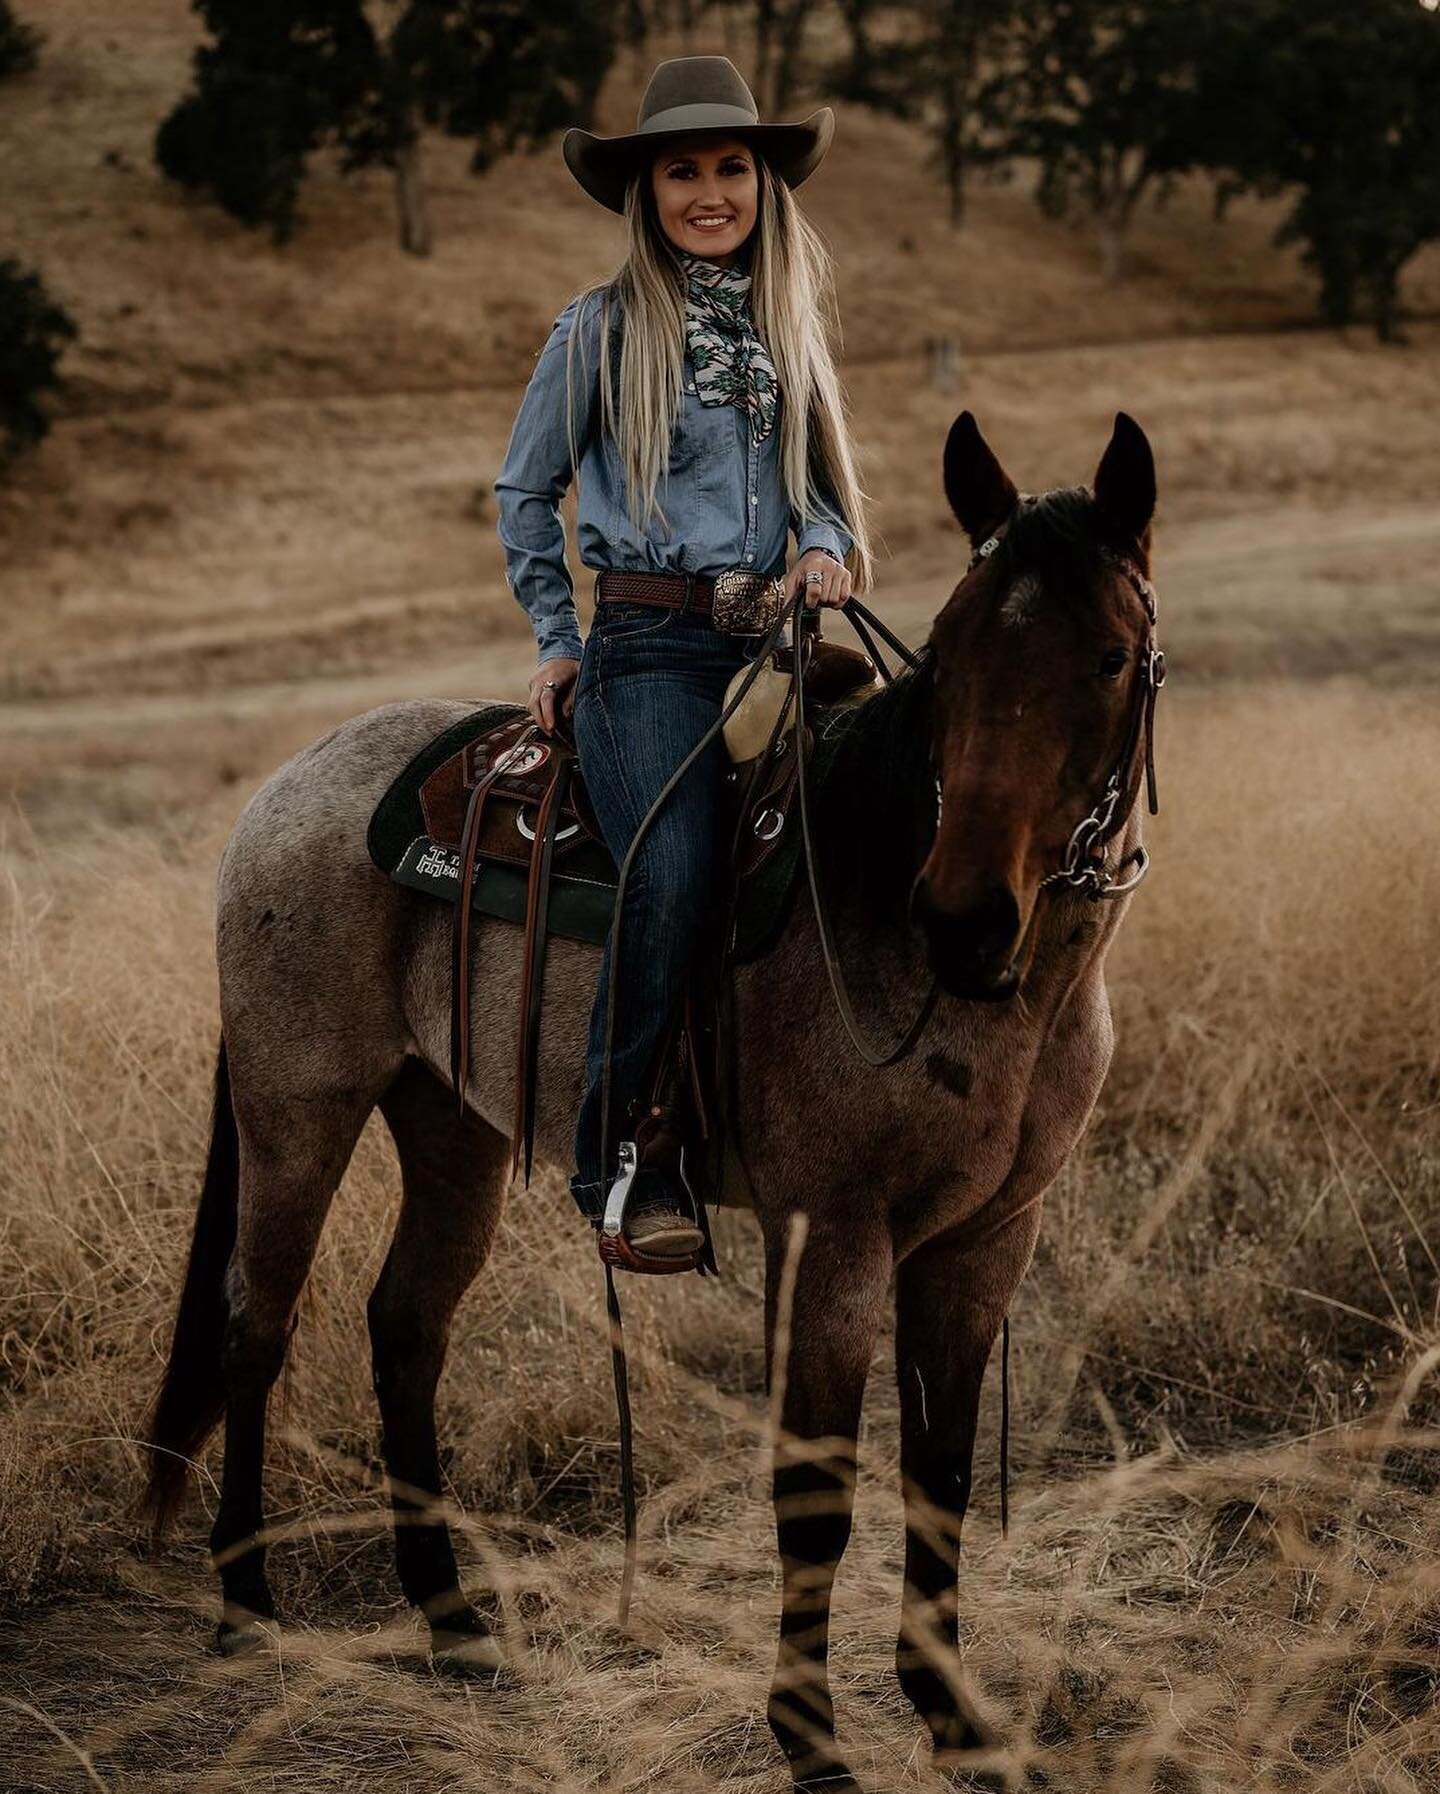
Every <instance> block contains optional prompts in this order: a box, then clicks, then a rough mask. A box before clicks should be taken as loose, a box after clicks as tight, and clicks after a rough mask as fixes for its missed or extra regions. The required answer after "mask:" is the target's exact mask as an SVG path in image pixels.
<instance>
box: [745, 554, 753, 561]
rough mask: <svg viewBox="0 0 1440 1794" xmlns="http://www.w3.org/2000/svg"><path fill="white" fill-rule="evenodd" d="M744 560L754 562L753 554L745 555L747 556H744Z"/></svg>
mask: <svg viewBox="0 0 1440 1794" xmlns="http://www.w3.org/2000/svg"><path fill="white" fill-rule="evenodd" d="M745 559H746V560H747V561H753V560H754V559H755V556H754V555H753V554H747V555H746V556H745Z"/></svg>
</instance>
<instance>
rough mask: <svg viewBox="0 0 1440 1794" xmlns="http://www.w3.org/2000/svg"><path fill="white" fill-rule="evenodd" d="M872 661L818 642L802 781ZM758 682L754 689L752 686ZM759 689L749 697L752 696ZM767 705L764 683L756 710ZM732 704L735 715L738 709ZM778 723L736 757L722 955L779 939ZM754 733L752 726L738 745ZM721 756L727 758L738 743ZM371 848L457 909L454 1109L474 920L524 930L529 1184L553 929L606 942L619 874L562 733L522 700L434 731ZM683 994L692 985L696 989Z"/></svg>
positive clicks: (787, 753) (790, 754)
mask: <svg viewBox="0 0 1440 1794" xmlns="http://www.w3.org/2000/svg"><path fill="white" fill-rule="evenodd" d="M789 654H790V651H789V649H788V648H779V649H777V650H776V651H775V653H774V654H773V656H772V662H773V664H772V666H771V667H770V668H767V669H766V673H765V675H763V676H762V677H763V678H764V679H770V680H771V688H772V695H773V693H774V692H775V691H779V690H780V688H781V687H782V686H783V687H784V688H786V689H788V685H789V664H790V662H789ZM875 680H876V672H875V666H874V663H873V662H872V661H871V660H870V658H869V657H868V656H867V655H865V654H862V653H859V652H858V651H856V650H854V649H850V648H845V647H842V646H840V645H838V644H835V643H829V642H818V641H817V642H815V643H813V644H812V646H811V650H810V654H809V657H808V659H807V665H806V670H805V691H806V698H807V718H813V721H807V729H806V740H807V746H808V747H809V749H810V753H811V758H810V762H809V763H810V764H811V765H812V766H813V767H814V768H815V771H814V773H813V774H812V777H814V778H815V779H816V780H817V782H818V781H819V780H820V779H821V778H822V777H823V765H824V763H825V762H827V761H828V759H829V754H828V753H827V752H825V751H824V746H825V744H824V742H823V741H822V740H821V739H820V738H821V737H825V736H827V735H832V734H838V731H834V730H832V729H829V728H828V727H827V725H826V718H827V717H828V718H830V720H831V722H833V721H835V720H837V719H836V718H835V717H834V715H833V713H834V712H835V711H836V710H840V709H844V708H846V707H852V706H853V705H854V704H855V703H856V701H857V700H858V699H859V698H860V697H862V696H863V695H865V694H866V693H867V692H868V690H869V689H871V688H873V686H874V684H875ZM757 688H762V682H761V681H757ZM751 695H752V696H753V695H754V692H752V694H751ZM765 702H766V698H765V695H764V691H763V688H762V689H761V698H760V703H761V705H764V704H765ZM741 714H742V712H737V715H741ZM786 725H787V726H786V727H784V729H783V731H782V727H781V724H780V719H779V716H778V709H777V711H776V713H775V714H774V716H773V717H772V719H771V721H770V722H769V723H768V724H767V725H766V730H765V741H764V745H763V746H762V749H761V751H760V752H759V753H754V754H751V755H750V757H749V758H747V759H744V760H739V761H736V762H735V763H734V764H732V768H731V771H730V774H729V784H728V789H729V791H730V792H731V800H730V804H729V813H728V814H727V815H726V816H725V817H724V818H722V824H723V827H724V830H725V835H726V837H727V838H728V839H729V840H730V841H732V842H733V851H732V855H731V865H730V869H729V870H730V887H731V889H730V909H729V914H730V919H731V927H730V936H729V940H728V941H727V942H726V943H725V946H726V947H727V948H728V954H727V958H728V960H729V962H730V963H732V964H743V963H747V962H748V961H751V960H754V959H758V958H761V957H763V956H764V954H766V953H768V952H769V951H770V950H771V948H772V947H773V946H774V944H775V942H776V941H777V940H778V939H779V936H780V934H781V933H782V932H783V929H784V926H785V921H786V919H787V916H788V913H789V903H790V899H791V897H792V895H793V891H794V887H795V883H796V879H795V874H796V871H797V869H798V864H799V855H798V848H799V841H798V836H797V831H796V830H795V829H794V828H793V827H792V826H791V807H792V805H793V802H794V799H795V792H796V770H797V756H796V754H795V752H794V751H793V740H794V727H793V718H788V717H787V718H786ZM759 738H760V731H759V730H758V729H757V728H756V727H755V726H754V725H753V723H752V726H751V728H750V729H749V730H748V731H747V732H746V733H745V737H744V741H745V745H746V746H748V745H749V743H750V742H751V741H755V740H758V739H759ZM730 747H731V752H732V754H734V753H735V752H736V744H735V742H734V740H731V741H730ZM366 846H367V849H368V851H369V854H370V858H371V860H372V861H373V863H374V864H375V865H376V867H377V868H378V869H379V870H380V871H382V872H384V873H385V874H386V875H387V876H388V877H390V878H392V879H393V880H394V881H395V882H396V883H398V884H401V885H404V886H407V887H408V888H410V889H412V890H419V891H426V892H429V893H431V894H432V895H434V896H437V897H440V898H442V899H444V900H445V901H447V902H449V903H451V904H453V905H454V911H455V913H454V919H453V924H452V932H451V947H452V968H451V970H452V1006H451V1008H452V1014H451V1075H452V1081H453V1083H454V1087H455V1090H456V1094H457V1100H458V1101H460V1102H461V1103H462V1104H463V1101H464V1091H465V1089H466V1086H467V1083H468V1074H469V1055H470V1015H469V993H470V977H469V965H470V957H471V951H472V943H473V917H474V915H475V914H480V915H483V916H488V917H492V918H494V919H497V920H501V921H506V922H511V923H514V924H517V925H519V926H521V927H523V928H524V930H525V950H524V955H523V965H522V974H521V981H520V1002H519V1013H518V1015H517V1018H516V1045H515V1050H516V1061H515V1063H516V1105H515V1117H514V1123H513V1127H512V1133H511V1174H512V1176H513V1175H514V1173H515V1172H516V1171H517V1170H518V1169H519V1168H520V1166H521V1165H522V1163H523V1166H524V1172H525V1181H526V1183H527V1184H528V1183H529V1180H530V1173H531V1166H532V1161H533V1151H534V1126H535V1113H536V1086H537V1072H538V1053H539V1040H540V1020H541V997H542V993H543V988H544V972H545V961H546V949H547V946H548V943H549V940H550V939H551V937H552V936H556V935H559V936H561V937H562V938H565V939H570V940H577V941H585V942H590V943H592V944H595V945H602V944H603V943H604V941H605V940H606V938H607V936H608V933H609V930H610V925H611V921H612V918H613V913H614V900H615V891H616V886H617V882H618V870H617V867H616V864H615V860H614V857H613V855H612V854H611V852H610V850H609V848H608V847H607V846H606V845H605V842H604V840H603V838H602V837H601V833H600V829H599V825H598V822H597V820H596V818H595V815H594V812H593V810H592V809H591V806H590V802H589V798H588V795H587V793H586V789H585V779H584V774H583V771H582V770H581V768H580V764H579V760H578V756H577V753H576V749H575V744H574V742H573V740H571V739H569V738H568V737H567V736H565V735H563V734H560V733H557V734H555V735H552V736H546V735H544V734H542V733H541V731H540V729H539V728H538V726H537V725H536V724H535V723H533V722H532V721H531V720H530V718H529V717H528V715H527V714H526V712H525V710H524V708H523V706H521V705H518V704H490V705H485V706H483V707H481V708H479V709H477V710H475V711H474V712H472V713H471V714H470V715H469V716H467V717H463V718H462V719H461V720H460V721H459V722H457V723H455V724H453V725H451V727H450V728H448V729H446V730H444V731H442V732H441V733H440V734H439V735H437V736H436V737H435V738H434V739H433V740H432V741H430V742H429V743H427V745H426V746H425V747H424V748H423V749H422V750H421V751H420V753H419V754H417V755H416V756H415V757H414V758H413V759H412V760H411V762H410V763H409V765H408V766H406V767H405V769H404V770H403V771H402V772H401V773H400V775H399V777H398V778H397V779H396V780H395V781H394V783H393V784H392V785H391V787H390V789H389V790H388V791H387V792H386V794H385V796H384V797H383V798H382V799H381V801H380V803H379V804H378V805H377V807H376V809H375V812H374V814H373V816H372V817H371V820H370V826H369V829H368V831H367V836H366ZM692 996H693V993H692ZM700 1013H701V1005H700V1004H699V1003H698V1002H694V1001H687V1003H686V1005H685V1018H686V1020H685V1025H684V1027H683V1028H681V1029H680V1030H679V1031H678V1036H677V1035H676V1034H674V1033H672V1036H671V1038H670V1040H669V1042H668V1046H667V1051H668V1052H670V1053H678V1054H679V1055H680V1058H681V1060H682V1062H683V1063H684V1064H685V1065H686V1066H687V1067H688V1068H689V1075H688V1077H687V1082H688V1083H690V1084H691V1085H692V1086H693V1090H694V1109H695V1112H696V1113H697V1114H699V1115H701V1116H702V1117H703V1115H704V1114H705V1113H706V1111H707V1109H709V1110H710V1111H711V1112H713V1110H714V1107H715V1103H716V1100H717V1099H716V1096H715V1094H714V1093H713V1091H711V1092H707V1091H706V1090H705V1089H704V1087H703V1086H704V1083H705V1082H706V1081H713V1079H714V1078H715V1076H716V1057H717V1055H716V1052H715V1049H714V1045H713V1042H711V1041H710V1040H709V1039H705V1038H702V1034H703V1033H706V1032H708V1030H705V1029H704V1027H703V1024H700V1023H698V1022H697V1017H698V1016H699V1015H700Z"/></svg>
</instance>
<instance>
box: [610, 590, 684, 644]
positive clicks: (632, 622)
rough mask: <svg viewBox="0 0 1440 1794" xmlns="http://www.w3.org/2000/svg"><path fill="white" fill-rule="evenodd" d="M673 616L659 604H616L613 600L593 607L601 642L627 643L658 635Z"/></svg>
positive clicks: (672, 612) (671, 612)
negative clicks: (639, 638)
mask: <svg viewBox="0 0 1440 1794" xmlns="http://www.w3.org/2000/svg"><path fill="white" fill-rule="evenodd" d="M674 615H675V612H674V611H673V610H670V609H667V608H666V607H665V606H663V605H659V604H616V603H615V602H614V601H613V600H612V601H610V602H609V603H606V604H598V605H596V607H595V627H596V628H597V629H598V630H599V631H600V639H601V642H602V643H603V642H607V641H629V640H630V639H631V638H632V637H633V636H637V635H658V634H659V632H660V631H661V630H662V629H663V628H664V627H665V625H666V624H667V623H668V622H669V621H670V619H671V618H672V617H673V616H674Z"/></svg>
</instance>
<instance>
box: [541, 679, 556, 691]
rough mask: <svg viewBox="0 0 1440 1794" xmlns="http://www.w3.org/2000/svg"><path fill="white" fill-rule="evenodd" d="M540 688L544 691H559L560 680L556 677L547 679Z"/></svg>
mask: <svg viewBox="0 0 1440 1794" xmlns="http://www.w3.org/2000/svg"><path fill="white" fill-rule="evenodd" d="M541 689H542V690H544V691H559V689H560V681H559V680H558V679H547V680H546V681H545V684H544V686H543V687H542V688H541Z"/></svg>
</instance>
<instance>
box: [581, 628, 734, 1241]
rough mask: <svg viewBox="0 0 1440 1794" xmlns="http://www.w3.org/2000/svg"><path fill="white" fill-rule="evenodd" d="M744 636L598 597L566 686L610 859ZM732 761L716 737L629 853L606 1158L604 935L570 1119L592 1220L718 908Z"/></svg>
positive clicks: (702, 723) (717, 690)
mask: <svg viewBox="0 0 1440 1794" xmlns="http://www.w3.org/2000/svg"><path fill="white" fill-rule="evenodd" d="M747 659H748V651H747V647H746V645H745V644H744V643H743V642H742V641H740V640H739V639H737V638H736V637H733V636H726V635H722V634H721V633H720V632H719V631H718V630H716V629H715V628H714V627H713V626H712V625H711V623H710V621H709V619H708V618H706V617H698V616H695V615H693V614H690V613H688V612H680V611H672V610H661V609H659V608H657V607H655V606H652V605H639V604H613V603H605V604H600V605H597V606H596V610H595V621H594V623H593V624H592V626H591V629H590V633H589V636H588V637H587V638H586V642H585V651H584V655H583V657H582V659H581V662H580V676H579V679H578V680H577V682H576V687H575V740H576V745H577V747H578V748H579V752H580V765H581V769H582V770H583V772H584V775H585V785H586V789H587V791H588V792H589V794H590V801H591V803H592V805H593V806H594V810H595V815H596V819H597V821H598V822H599V824H600V829H601V832H602V834H603V835H604V837H605V842H606V845H607V846H608V847H609V849H610V851H611V853H612V854H613V855H614V856H615V862H616V864H617V865H619V863H620V862H621V860H622V859H623V858H624V856H625V854H626V852H627V851H628V849H629V846H630V843H631V841H632V840H633V839H634V837H635V834H636V831H637V829H638V828H639V824H640V819H641V817H642V816H644V814H645V812H646V811H647V810H648V809H649V808H650V805H651V804H652V803H653V802H654V800H655V798H656V797H657V796H658V795H659V793H660V791H661V788H662V787H663V786H664V784H665V782H666V780H667V779H668V778H669V777H670V775H671V773H673V772H674V771H675V769H676V767H677V766H679V764H680V762H681V761H682V760H683V759H684V758H685V756H686V755H687V754H688V753H689V752H690V750H691V749H692V748H693V747H694V746H695V744H696V742H698V741H699V739H700V737H701V736H702V735H703V734H704V733H705V731H706V730H707V729H708V728H709V727H710V726H711V724H712V723H714V722H715V720H716V718H717V717H718V716H719V715H720V712H721V710H722V708H723V707H724V697H725V688H726V686H727V685H728V684H729V683H730V680H731V679H732V678H733V677H734V675H735V673H736V672H737V671H738V670H739V669H740V668H741V667H742V666H744V665H745V664H746V661H747ZM728 770H729V759H728V757H727V755H726V752H725V744H724V741H723V740H722V739H721V738H720V737H719V736H718V735H717V736H716V738H715V740H714V741H712V742H711V744H710V746H709V747H708V748H707V749H706V750H705V752H704V753H703V754H702V755H701V756H700V758H699V759H698V760H697V761H696V762H695V764H694V765H693V766H692V767H691V768H690V770H689V772H688V773H686V775H685V777H684V778H683V779H682V780H681V781H680V783H679V785H678V786H677V787H676V788H675V790H674V791H672V792H671V794H670V796H669V797H668V798H667V799H666V800H665V804H664V807H663V808H662V809H661V811H660V812H659V814H658V815H657V816H656V818H655V820H654V821H653V822H652V823H651V825H650V827H649V829H648V831H647V832H646V835H645V839H644V841H643V842H642V843H641V846H640V849H639V851H638V853H637V854H636V856H635V862H634V864H633V866H632V867H631V869H630V877H629V880H628V882H627V884H626V889H625V908H624V916H623V919H622V922H621V928H620V978H619V983H618V985H617V986H616V996H615V1032H614V1041H613V1050H612V1054H611V1061H610V1124H609V1129H608V1141H607V1143H608V1148H609V1151H608V1157H609V1161H610V1163H609V1165H608V1167H602V1165H601V1163H600V1121H601V1066H602V1063H603V1059H604V1048H605V1008H606V1003H607V1000H608V997H607V993H608V991H609V988H610V946H609V942H608V941H607V943H606V947H605V954H604V958H603V959H602V961H601V966H600V977H599V982H598V984H597V985H596V989H595V1002H594V1007H593V1008H592V1010H591V1012H590V1036H589V1045H588V1047H587V1050H586V1055H585V1095H584V1097H583V1099H582V1101H581V1104H580V1113H579V1116H578V1118H577V1121H576V1128H575V1164H576V1171H575V1175H574V1177H573V1178H572V1179H571V1184H570V1189H571V1194H572V1195H573V1196H574V1198H575V1201H576V1202H577V1203H578V1205H579V1207H580V1209H581V1212H582V1213H583V1214H586V1215H588V1216H590V1217H591V1218H592V1219H593V1218H596V1217H598V1216H599V1214H600V1212H601V1210H602V1209H603V1207H604V1201H605V1195H606V1192H607V1191H608V1189H609V1185H610V1183H611V1182H612V1181H613V1180H614V1177H615V1173H616V1167H617V1147H618V1143H619V1142H620V1141H621V1140H622V1139H629V1138H633V1135H634V1128H633V1124H632V1122H631V1119H630V1114H629V1106H630V1104H631V1102H632V1101H637V1100H640V1099H642V1098H643V1097H644V1096H645V1095H646V1093H647V1092H646V1084H647V1078H648V1075H649V1074H650V1073H651V1072H652V1069H653V1063H654V1056H655V1053H656V1050H657V1048H658V1046H659V1043H660V1039H661V1037H662V1035H663V1034H664V1033H665V1031H666V1029H667V1027H668V1025H669V1023H670V1021H671V1020H672V1018H673V1017H674V1015H675V1014H676V1013H677V1011H678V1009H679V1006H680V1003H681V1001H682V1000H683V997H684V992H685V985H686V979H687V974H688V972H689V969H690V965H691V962H692V958H693V955H694V951H695V948H696V946H697V944H698V943H699V942H700V941H701V940H702V939H703V937H704V932H705V930H706V929H707V928H713V927H715V926H718V923H719V918H720V915H721V912H722V910H723V899H724V890H723V888H722V876H723V873H724V867H723V865H722V863H721V860H720V849H721V846H722V844H721V842H720V838H719V836H720V826H719V825H720V814H719V812H720V802H721V799H722V796H723V793H724V779H725V774H726V772H727V771H728Z"/></svg>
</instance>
